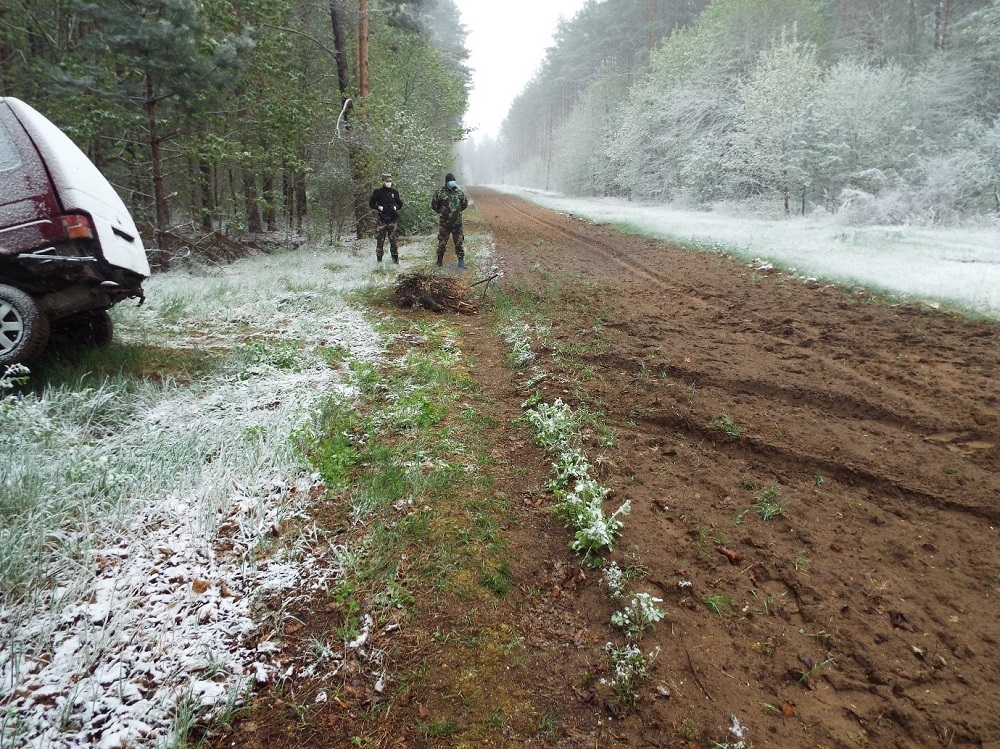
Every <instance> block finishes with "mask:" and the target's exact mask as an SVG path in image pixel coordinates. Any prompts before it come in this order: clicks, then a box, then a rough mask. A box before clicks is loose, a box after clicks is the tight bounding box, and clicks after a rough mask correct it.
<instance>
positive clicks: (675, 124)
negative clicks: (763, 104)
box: [608, 29, 735, 200]
mask: <svg viewBox="0 0 1000 749" xmlns="http://www.w3.org/2000/svg"><path fill="white" fill-rule="evenodd" d="M724 62H725V56H724V55H722V54H721V53H720V50H718V49H717V48H716V47H715V46H714V44H712V43H711V40H709V39H707V38H706V36H705V35H704V34H702V33H701V31H700V30H698V31H693V30H688V29H682V30H680V31H678V32H675V33H674V34H673V35H672V36H671V37H670V39H669V40H667V42H666V43H665V44H664V45H663V47H662V48H661V49H659V50H658V51H657V52H656V53H655V54H654V55H653V69H652V71H651V72H650V73H649V75H647V76H644V77H643V78H642V79H641V80H640V81H639V82H638V83H637V84H636V85H635V86H633V87H632V90H631V92H630V95H629V97H628V100H627V101H626V102H625V103H624V105H623V107H622V112H621V116H620V121H619V122H617V123H616V129H615V132H614V133H613V135H612V137H611V141H610V144H609V147H608V155H609V157H610V159H611V160H612V162H613V164H614V165H615V167H616V168H617V170H618V179H619V181H620V182H622V183H623V184H625V185H627V186H628V187H629V191H630V193H631V194H632V195H634V196H635V197H637V198H643V199H666V198H673V197H677V196H678V195H679V194H690V195H692V196H693V197H695V198H696V199H699V200H707V199H710V198H711V197H713V196H714V195H716V193H717V191H718V188H719V186H720V178H721V175H722V170H721V168H719V166H720V160H721V156H722V154H723V153H724V151H725V149H726V141H727V139H728V136H727V133H728V131H729V129H730V128H731V127H732V124H733V106H732V99H733V98H734V93H735V83H734V82H733V81H732V80H730V79H729V78H728V77H727V76H726V75H725V73H724V72H723V70H724Z"/></svg>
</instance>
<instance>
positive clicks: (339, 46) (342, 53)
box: [330, 0, 351, 104]
mask: <svg viewBox="0 0 1000 749" xmlns="http://www.w3.org/2000/svg"><path fill="white" fill-rule="evenodd" d="M330 22H331V24H332V25H333V49H334V52H335V54H336V60H337V84H338V85H339V86H340V93H341V95H345V96H346V94H347V89H348V88H349V87H350V85H351V84H350V79H349V78H348V73H347V70H348V67H347V46H346V45H345V44H344V27H343V24H342V23H341V20H340V11H338V10H337V0H330ZM341 104H343V102H341Z"/></svg>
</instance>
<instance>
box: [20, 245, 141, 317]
mask: <svg viewBox="0 0 1000 749" xmlns="http://www.w3.org/2000/svg"><path fill="white" fill-rule="evenodd" d="M92 249H93V248H89V247H86V246H84V243H78V242H65V243H60V244H56V245H49V246H45V247H41V248H38V249H35V250H32V251H30V252H22V253H21V254H19V255H13V256H8V257H3V256H0V276H2V277H4V278H5V279H9V280H8V283H11V284H12V285H14V286H17V287H18V288H20V289H23V290H24V291H26V292H27V293H29V294H31V295H32V296H35V297H39V296H44V295H47V294H52V293H58V292H62V291H65V290H66V289H69V288H82V289H89V290H90V291H91V292H92V293H93V294H94V296H95V299H96V302H97V303H96V304H94V305H93V308H104V309H107V308H108V307H111V306H113V305H115V304H117V303H118V302H120V301H123V300H125V299H128V298H135V299H140V300H141V299H144V298H145V295H144V294H143V291H142V284H143V282H144V281H145V280H146V277H145V276H143V275H141V274H139V273H135V272H134V271H131V270H129V269H127V268H121V267H118V266H115V265H112V264H111V263H109V262H107V261H106V260H104V258H102V257H99V256H96V255H95V254H94V253H93V252H92Z"/></svg>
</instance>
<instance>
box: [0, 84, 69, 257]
mask: <svg viewBox="0 0 1000 749" xmlns="http://www.w3.org/2000/svg"><path fill="white" fill-rule="evenodd" d="M58 213H59V204H58V202H57V201H56V197H55V193H54V192H53V187H52V184H51V183H50V182H49V177H48V174H47V172H46V171H45V167H44V166H43V165H42V160H41V157H40V156H39V154H38V152H37V151H36V150H35V147H34V145H33V144H32V142H31V139H30V138H29V137H28V134H27V133H26V132H25V131H24V128H23V127H21V123H20V122H19V121H18V119H17V118H16V117H15V116H14V113H13V111H11V108H10V107H9V106H8V105H7V103H6V101H0V256H7V257H11V256H13V255H18V254H20V253H22V252H30V251H31V250H35V249H39V248H41V247H43V246H44V245H46V244H48V243H50V242H52V241H54V239H56V238H57V237H60V236H61V235H62V234H63V231H64V230H63V228H62V226H59V225H56V224H55V223H54V222H53V221H52V217H53V216H55V215H56V214H58Z"/></svg>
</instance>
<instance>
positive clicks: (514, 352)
mask: <svg viewBox="0 0 1000 749" xmlns="http://www.w3.org/2000/svg"><path fill="white" fill-rule="evenodd" d="M530 330H531V329H530V328H529V327H528V326H527V325H525V324H523V323H517V322H511V323H510V324H509V325H507V326H505V327H504V328H502V329H501V331H500V333H501V335H503V337H504V339H505V340H506V341H507V345H508V350H507V356H506V359H507V364H508V366H510V368H511V369H522V368H523V367H524V366H525V365H526V364H528V362H531V361H534V360H535V352H534V351H532V350H531V342H530V341H529V340H528V333H529V332H530Z"/></svg>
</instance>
